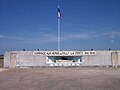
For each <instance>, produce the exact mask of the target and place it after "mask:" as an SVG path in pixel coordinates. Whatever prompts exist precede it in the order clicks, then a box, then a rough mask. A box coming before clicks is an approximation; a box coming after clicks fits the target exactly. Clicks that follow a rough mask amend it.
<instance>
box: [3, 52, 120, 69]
mask: <svg viewBox="0 0 120 90" xmlns="http://www.w3.org/2000/svg"><path fill="white" fill-rule="evenodd" d="M33 52H34V51H11V52H6V53H5V54H4V67H10V65H11V64H10V54H11V53H16V54H17V56H16V57H17V58H16V67H18V66H20V67H26V66H33V67H37V66H47V63H46V58H47V56H40V55H33ZM112 52H116V51H112V50H110V51H109V50H98V51H96V55H83V56H82V61H83V62H82V63H81V64H80V65H81V66H97V65H98V66H99V65H100V66H107V65H112V63H111V53H112ZM117 52H118V64H119V65H120V50H118V51H117Z"/></svg>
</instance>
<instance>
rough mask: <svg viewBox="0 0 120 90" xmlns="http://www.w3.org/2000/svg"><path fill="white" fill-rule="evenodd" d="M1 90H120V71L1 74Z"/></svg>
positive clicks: (57, 70) (42, 70) (45, 70)
mask: <svg viewBox="0 0 120 90" xmlns="http://www.w3.org/2000/svg"><path fill="white" fill-rule="evenodd" d="M0 90H120V68H31V69H30V68H24V69H9V70H5V71H3V70H0Z"/></svg>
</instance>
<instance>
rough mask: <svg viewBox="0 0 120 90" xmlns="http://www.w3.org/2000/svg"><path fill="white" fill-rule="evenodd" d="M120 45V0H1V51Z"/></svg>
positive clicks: (104, 47)
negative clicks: (59, 16) (58, 31)
mask: <svg viewBox="0 0 120 90" xmlns="http://www.w3.org/2000/svg"><path fill="white" fill-rule="evenodd" d="M58 3H59V5H60V9H61V12H62V17H61V30H60V32H61V50H90V49H97V50H99V49H109V48H111V49H120V0H59V1H58V0H0V54H2V53H4V52H5V51H11V50H22V49H26V50H37V49H40V50H57V6H58Z"/></svg>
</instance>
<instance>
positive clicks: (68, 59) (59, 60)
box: [47, 56, 82, 65]
mask: <svg viewBox="0 0 120 90" xmlns="http://www.w3.org/2000/svg"><path fill="white" fill-rule="evenodd" d="M47 63H48V64H51V63H52V64H64V65H65V64H66V65H72V64H80V63H82V56H48V59H47Z"/></svg>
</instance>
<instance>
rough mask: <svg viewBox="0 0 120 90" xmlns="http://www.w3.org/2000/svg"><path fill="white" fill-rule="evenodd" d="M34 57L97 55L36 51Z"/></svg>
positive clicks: (78, 52)
mask: <svg viewBox="0 0 120 90" xmlns="http://www.w3.org/2000/svg"><path fill="white" fill-rule="evenodd" d="M33 55H41V56H82V55H96V52H95V51H34V52H33Z"/></svg>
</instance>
